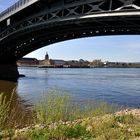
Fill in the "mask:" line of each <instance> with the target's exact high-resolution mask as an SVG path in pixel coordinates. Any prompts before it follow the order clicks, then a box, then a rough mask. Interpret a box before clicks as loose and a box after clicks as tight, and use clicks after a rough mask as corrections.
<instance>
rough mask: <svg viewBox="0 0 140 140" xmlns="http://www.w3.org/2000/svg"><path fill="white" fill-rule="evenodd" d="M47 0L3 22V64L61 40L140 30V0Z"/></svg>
mask: <svg viewBox="0 0 140 140" xmlns="http://www.w3.org/2000/svg"><path fill="white" fill-rule="evenodd" d="M46 2H48V1H46ZM46 2H45V0H40V1H38V2H37V3H36V4H33V5H32V6H29V8H28V7H27V8H25V9H23V10H22V11H20V12H18V13H16V14H14V15H12V16H10V17H9V18H7V19H5V20H3V21H1V22H0V64H1V65H9V64H14V66H15V63H16V61H17V60H18V59H20V58H22V57H23V56H25V55H26V54H28V53H30V52H32V51H34V50H37V49H39V48H41V47H44V46H47V45H49V44H53V43H56V42H60V41H65V40H69V39H75V38H82V37H90V36H104V35H139V34H140V1H139V0H116V1H113V0H86V1H83V0H57V1H56V0H53V1H51V2H50V3H46ZM34 11H35V12H34ZM25 13H26V15H28V16H27V17H26V16H25ZM17 74H18V73H17ZM0 75H1V73H0Z"/></svg>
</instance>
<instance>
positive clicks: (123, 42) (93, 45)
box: [0, 0, 140, 62]
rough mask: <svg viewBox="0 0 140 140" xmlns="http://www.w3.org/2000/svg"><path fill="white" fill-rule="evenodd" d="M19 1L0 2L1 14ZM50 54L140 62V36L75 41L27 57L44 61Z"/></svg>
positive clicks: (73, 57)
mask: <svg viewBox="0 0 140 140" xmlns="http://www.w3.org/2000/svg"><path fill="white" fill-rule="evenodd" d="M16 1H17V0H0V12H2V11H3V10H5V9H6V8H8V7H9V6H11V5H12V4H14V3H15V2H16ZM46 52H48V54H49V56H50V58H51V59H63V60H79V59H84V60H88V61H92V60H94V59H102V61H119V62H140V36H138V35H137V36H136V35H134V36H102V37H89V38H82V39H73V40H69V41H63V42H59V43H55V44H52V45H49V46H46V47H43V48H41V49H39V50H36V51H34V52H32V53H30V54H28V55H26V56H25V57H34V58H37V59H44V56H45V54H46Z"/></svg>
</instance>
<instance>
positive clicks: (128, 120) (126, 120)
mask: <svg viewBox="0 0 140 140" xmlns="http://www.w3.org/2000/svg"><path fill="white" fill-rule="evenodd" d="M114 120H115V121H116V122H119V123H123V124H134V123H135V118H134V116H133V115H132V114H129V115H121V116H114Z"/></svg>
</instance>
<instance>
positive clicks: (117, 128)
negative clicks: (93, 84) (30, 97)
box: [0, 94, 140, 140]
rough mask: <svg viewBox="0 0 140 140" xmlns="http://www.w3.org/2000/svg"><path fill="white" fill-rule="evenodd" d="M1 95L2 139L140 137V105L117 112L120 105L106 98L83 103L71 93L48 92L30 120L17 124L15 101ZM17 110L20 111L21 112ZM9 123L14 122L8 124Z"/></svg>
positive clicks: (108, 139) (116, 139)
mask: <svg viewBox="0 0 140 140" xmlns="http://www.w3.org/2000/svg"><path fill="white" fill-rule="evenodd" d="M0 99H1V102H0V104H1V105H0V125H1V126H0V127H1V132H0V139H6V140H7V139H13V140H72V139H79V140H94V139H95V140H129V139H134V138H137V137H140V110H138V109H137V110H125V111H121V112H117V113H115V112H116V106H113V105H109V104H107V103H105V102H103V101H102V102H100V103H98V104H95V103H92V102H88V103H86V104H83V105H79V104H76V103H75V102H74V101H72V100H71V98H70V97H69V96H57V95H54V96H53V95H52V96H49V97H48V96H47V97H45V96H44V97H43V98H42V100H40V102H39V103H38V104H37V105H35V107H34V110H33V111H32V112H33V114H32V116H31V118H30V119H31V121H29V122H30V123H26V121H23V122H25V125H24V126H21V127H17V123H18V122H17V120H12V118H9V117H10V116H11V117H13V115H15V114H14V112H11V111H10V110H9V109H10V108H9V107H10V105H11V101H9V102H8V103H7V102H5V99H4V98H2V94H1V97H0ZM16 107H17V106H15V107H14V110H16ZM11 113H13V114H11ZM16 113H17V115H18V113H21V112H20V111H19V112H16ZM9 114H10V115H9ZM27 118H28V117H27ZM22 119H25V118H24V117H21V120H20V121H22ZM11 121H15V122H12V123H11ZM9 123H10V124H12V125H7V124H9ZM14 124H15V125H14ZM22 127H23V128H22Z"/></svg>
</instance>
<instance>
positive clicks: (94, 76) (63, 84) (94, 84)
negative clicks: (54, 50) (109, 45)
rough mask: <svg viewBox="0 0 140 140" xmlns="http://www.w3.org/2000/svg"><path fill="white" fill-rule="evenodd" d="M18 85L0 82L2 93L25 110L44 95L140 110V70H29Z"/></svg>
mask: <svg viewBox="0 0 140 140" xmlns="http://www.w3.org/2000/svg"><path fill="white" fill-rule="evenodd" d="M19 72H20V74H24V75H26V77H21V78H19V79H18V82H17V83H14V82H6V81H0V92H3V93H4V94H5V96H6V97H7V100H9V99H10V96H11V92H12V91H13V90H14V91H13V92H14V95H15V96H14V97H15V100H19V101H20V102H21V103H22V104H24V106H30V105H33V104H35V103H37V102H38V101H39V100H40V99H41V98H42V96H43V95H44V94H52V92H50V91H55V93H56V94H69V95H70V96H71V97H72V98H74V99H75V100H76V101H77V102H81V101H88V100H96V101H98V100H104V101H106V102H108V103H114V104H118V105H121V106H126V107H140V69H138V68H89V69H88V68H87V69H82V68H79V69H76V68H72V69H71V68H49V69H45V68H28V67H20V68H19Z"/></svg>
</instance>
